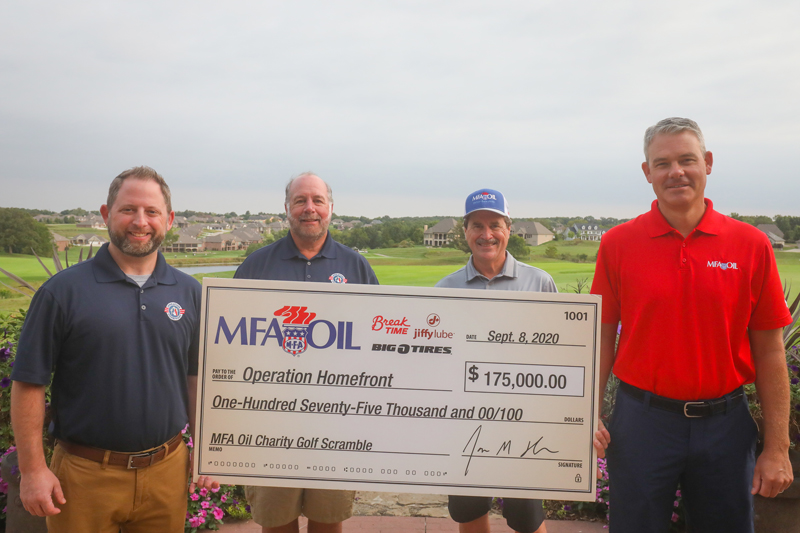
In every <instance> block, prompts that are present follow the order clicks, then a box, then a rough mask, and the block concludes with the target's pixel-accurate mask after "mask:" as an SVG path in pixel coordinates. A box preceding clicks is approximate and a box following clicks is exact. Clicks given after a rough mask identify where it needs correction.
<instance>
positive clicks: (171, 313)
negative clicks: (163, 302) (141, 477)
mask: <svg viewBox="0 0 800 533" xmlns="http://www.w3.org/2000/svg"><path fill="white" fill-rule="evenodd" d="M164 312H165V313H167V316H168V317H169V319H170V320H174V321H175V322H177V321H178V320H180V319H181V317H182V316H183V313H185V312H186V309H184V308H183V307H181V306H180V305H178V304H176V303H175V302H170V303H168V304H167V306H166V307H165V308H164Z"/></svg>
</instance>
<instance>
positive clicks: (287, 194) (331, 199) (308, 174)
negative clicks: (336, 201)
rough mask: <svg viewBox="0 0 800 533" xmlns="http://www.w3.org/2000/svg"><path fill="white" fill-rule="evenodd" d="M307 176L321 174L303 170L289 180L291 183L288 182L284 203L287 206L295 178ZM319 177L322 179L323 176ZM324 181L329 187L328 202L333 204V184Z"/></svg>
mask: <svg viewBox="0 0 800 533" xmlns="http://www.w3.org/2000/svg"><path fill="white" fill-rule="evenodd" d="M306 176H314V177H317V178H319V176H317V175H316V174H314V173H313V172H311V171H308V172H303V173H301V174H298V175H297V176H294V177H293V178H292V179H290V180H289V183H287V184H286V193H285V195H284V197H283V205H285V206H288V205H289V189H291V188H292V183H294V181H295V180H297V179H300V178H305V177H306ZM319 179H321V180H322V178H319ZM322 183H324V184H325V188H326V189H328V203H329V204H332V203H333V191H331V186H330V185H328V182H327V181H325V180H322Z"/></svg>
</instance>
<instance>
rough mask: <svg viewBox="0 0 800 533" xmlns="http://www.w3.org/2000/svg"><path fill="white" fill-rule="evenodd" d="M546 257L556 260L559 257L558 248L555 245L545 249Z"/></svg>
mask: <svg viewBox="0 0 800 533" xmlns="http://www.w3.org/2000/svg"><path fill="white" fill-rule="evenodd" d="M544 255H545V256H547V257H549V258H550V259H555V258H556V257H558V247H556V245H555V244H551V245H549V246H548V247H547V248H545V249H544Z"/></svg>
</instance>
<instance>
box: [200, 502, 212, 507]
mask: <svg viewBox="0 0 800 533" xmlns="http://www.w3.org/2000/svg"><path fill="white" fill-rule="evenodd" d="M200 507H202V508H203V509H208V508H209V507H211V504H210V503H208V502H203V503H201V504H200Z"/></svg>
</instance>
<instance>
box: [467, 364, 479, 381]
mask: <svg viewBox="0 0 800 533" xmlns="http://www.w3.org/2000/svg"><path fill="white" fill-rule="evenodd" d="M476 379H478V365H472V366H471V367H469V380H470V381H475V380H476Z"/></svg>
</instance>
